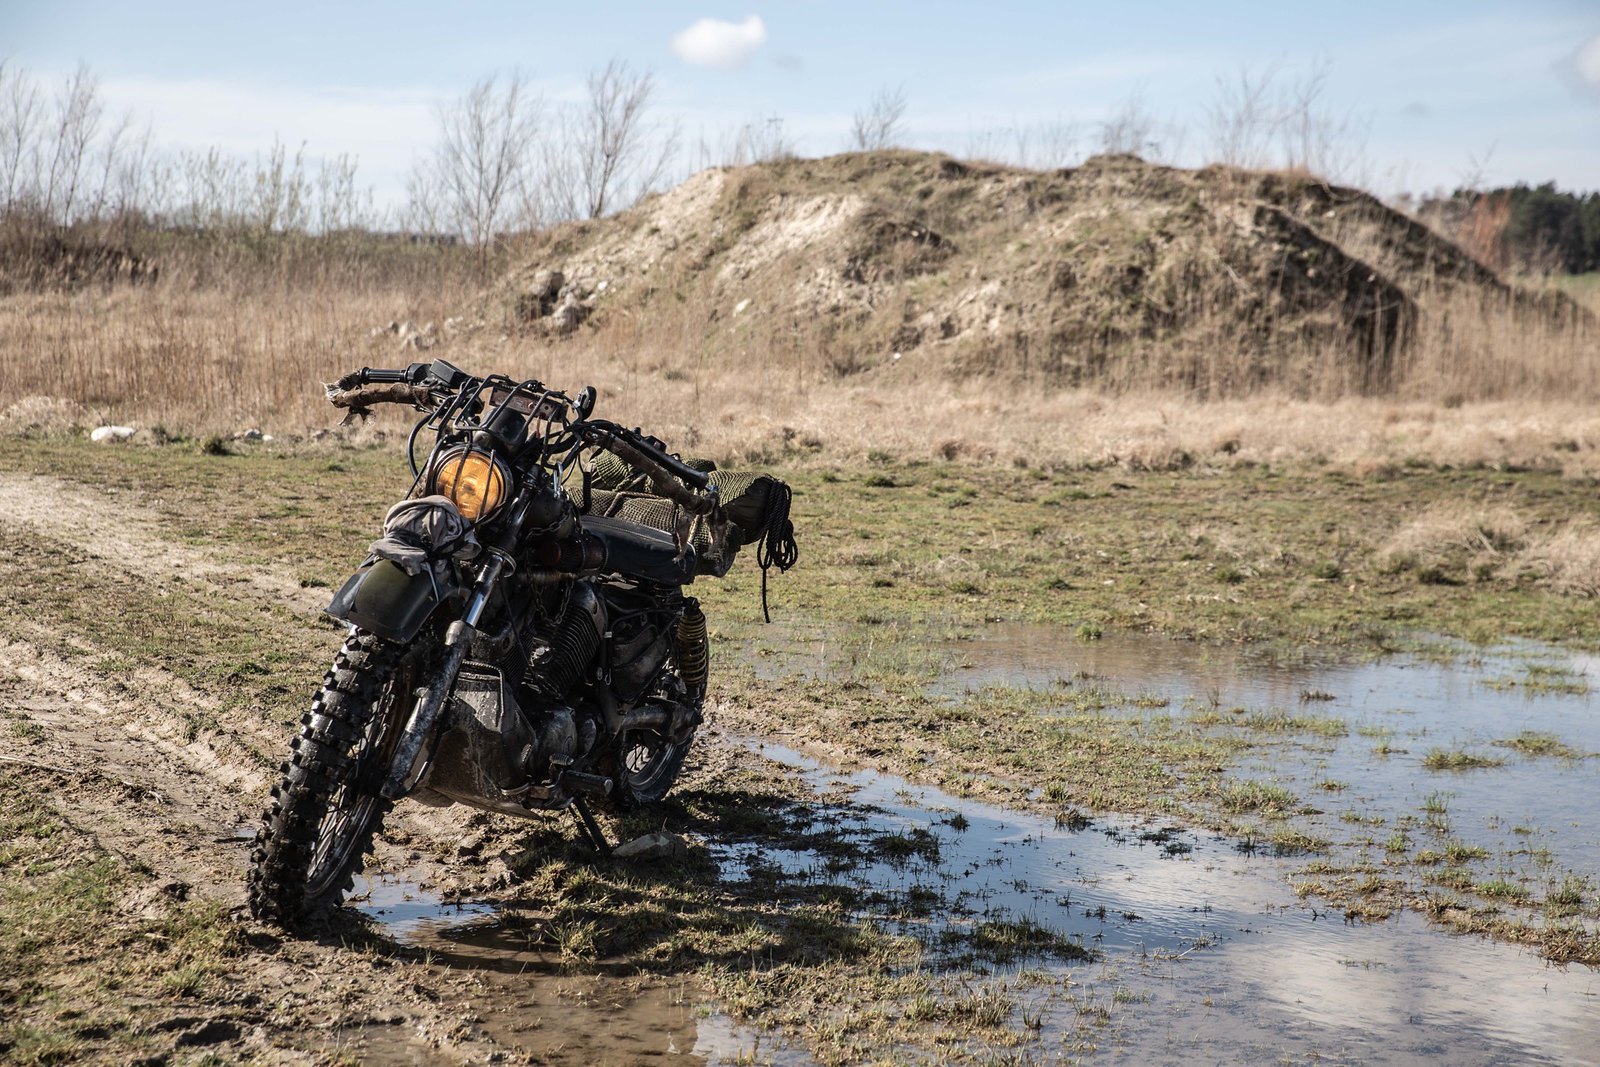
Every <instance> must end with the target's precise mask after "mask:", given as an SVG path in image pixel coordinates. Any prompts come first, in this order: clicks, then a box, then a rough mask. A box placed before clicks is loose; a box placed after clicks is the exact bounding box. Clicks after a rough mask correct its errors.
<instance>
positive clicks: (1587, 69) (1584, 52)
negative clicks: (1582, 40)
mask: <svg viewBox="0 0 1600 1067" xmlns="http://www.w3.org/2000/svg"><path fill="white" fill-rule="evenodd" d="M1573 65H1574V67H1575V68H1576V69H1577V72H1578V80H1579V81H1581V82H1583V83H1584V84H1585V85H1592V86H1594V87H1595V88H1597V89H1600V33H1597V34H1595V35H1594V36H1593V37H1591V38H1589V40H1588V42H1587V43H1586V44H1584V46H1583V47H1582V48H1579V49H1578V54H1577V56H1576V57H1574V64H1573Z"/></svg>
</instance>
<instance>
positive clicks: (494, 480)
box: [433, 450, 506, 522]
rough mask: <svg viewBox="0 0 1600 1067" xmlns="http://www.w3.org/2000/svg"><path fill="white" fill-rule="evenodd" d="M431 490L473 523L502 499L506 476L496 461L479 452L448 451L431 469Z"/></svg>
mask: <svg viewBox="0 0 1600 1067" xmlns="http://www.w3.org/2000/svg"><path fill="white" fill-rule="evenodd" d="M433 491H434V492H435V493H438V494H439V495H440V496H445V497H449V498H450V501H451V503H453V504H455V506H456V510H457V511H459V512H461V517H462V518H464V519H466V520H467V521H468V522H477V521H478V520H479V519H480V518H482V517H483V516H485V515H487V514H489V513H490V512H492V511H494V509H495V508H497V507H499V506H500V502H501V501H503V500H504V499H505V497H506V476H505V472H504V471H503V470H501V468H500V464H498V463H496V462H495V461H494V460H493V459H491V458H490V457H489V456H488V455H487V454H485V453H483V452H478V451H474V450H462V451H459V452H448V453H446V454H445V455H444V457H443V458H441V459H440V460H439V465H438V467H436V468H434V472H433Z"/></svg>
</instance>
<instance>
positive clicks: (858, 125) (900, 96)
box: [850, 85, 906, 152]
mask: <svg viewBox="0 0 1600 1067" xmlns="http://www.w3.org/2000/svg"><path fill="white" fill-rule="evenodd" d="M905 115H906V90H905V87H904V86H899V85H897V86H895V87H894V88H892V89H890V88H887V87H885V88H882V89H879V90H878V91H877V92H876V93H873V94H872V101H871V103H869V104H868V105H867V107H866V110H864V111H857V112H856V113H855V116H854V120H853V121H852V123H851V125H850V147H851V148H853V149H855V150H856V151H858V152H874V151H877V150H878V149H881V148H892V147H893V146H894V145H895V142H896V141H898V140H899V139H900V137H901V136H902V135H903V134H904V132H905V131H904V130H903V129H902V128H901V123H902V121H903V120H904V119H905Z"/></svg>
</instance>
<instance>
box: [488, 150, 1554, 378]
mask: <svg viewBox="0 0 1600 1067" xmlns="http://www.w3.org/2000/svg"><path fill="white" fill-rule="evenodd" d="M1464 300H1465V301H1468V302H1476V303H1477V304H1479V305H1482V303H1483V302H1485V301H1488V302H1490V303H1496V304H1499V305H1501V306H1504V305H1506V304H1508V303H1509V304H1530V305H1536V306H1537V308H1538V313H1539V314H1541V315H1557V316H1563V315H1576V314H1578V311H1577V309H1576V307H1575V306H1573V305H1570V302H1568V304H1566V305H1560V304H1558V303H1552V302H1550V301H1548V300H1544V298H1540V301H1542V302H1540V301H1533V299H1532V298H1528V297H1524V296H1521V295H1519V294H1517V293H1516V292H1515V291H1513V290H1512V289H1511V288H1510V287H1508V286H1507V285H1506V284H1505V283H1504V282H1502V281H1501V280H1500V279H1499V278H1498V277H1497V276H1496V275H1495V274H1494V273H1493V272H1492V271H1490V270H1488V269H1487V268H1485V267H1484V266H1482V265H1481V264H1479V263H1478V262H1477V261H1475V260H1473V259H1472V258H1471V257H1470V256H1468V255H1467V254H1466V253H1465V252H1463V251H1462V250H1461V249H1460V248H1458V247H1457V246H1456V245H1454V244H1452V243H1451V242H1449V241H1448V240H1446V239H1445V238H1443V237H1441V236H1439V235H1438V234H1436V233H1434V232H1433V231H1432V230H1430V229H1428V228H1427V227H1426V226H1424V225H1422V224H1420V223H1418V222H1416V221H1415V220H1413V219H1411V218H1410V217H1408V216H1406V215H1404V214H1402V213H1400V212H1397V211H1395V210H1393V209H1391V208H1389V207H1387V206H1386V205H1384V204H1383V203H1381V202H1380V201H1379V200H1377V199H1376V198H1374V197H1372V196H1371V195H1369V194H1367V193H1364V192H1362V191H1360V190H1357V189H1350V188H1342V187H1339V186H1334V185H1329V184H1327V183H1325V182H1323V181H1321V180H1318V179H1315V178H1312V177H1309V176H1305V175H1300V174H1293V173H1282V172H1263V171H1245V170H1239V169H1235V168H1229V167H1221V166H1212V167H1206V168H1203V169H1199V170H1185V169H1180V168H1175V167H1167V166H1160V165H1156V164H1151V163H1147V162H1145V161H1143V160H1141V159H1139V158H1137V157H1135V156H1129V155H1113V156H1098V157H1095V158H1092V159H1090V160H1088V161H1087V162H1085V163H1084V164H1083V165H1081V166H1078V167H1074V168H1070V169H1065V170H1058V171H1046V172H1041V171H1030V170H1021V169H1016V168H1011V167H1005V166H999V165H991V164H975V163H963V162H960V161H957V160H955V159H952V158H950V157H948V156H944V155H940V154H932V153H921V152H907V151H885V152H868V153H851V154H846V155H839V156H833V157H829V158H825V159H816V160H786V161H779V162H771V163H763V164H756V165H753V166H748V167H742V168H736V169H712V170H707V171H704V172H702V173H700V174H697V175H695V176H694V177H692V178H690V179H689V180H687V181H686V182H684V183H683V184H682V185H681V186H679V187H678V188H676V189H674V190H672V191H670V192H668V193H665V194H662V195H660V196H656V197H653V198H650V199H648V200H646V201H645V202H643V203H641V204H640V205H638V206H637V207H635V208H633V209H631V210H629V211H626V212H623V213H621V214H619V215H616V216H614V217H611V218H608V219H604V220H600V221H595V222H583V223H573V224H568V225H565V226H561V227H557V228H555V229H553V230H550V231H548V232H546V233H543V234H541V235H539V236H538V237H536V238H534V243H533V244H532V245H531V247H530V249H529V252H528V255H527V256H526V257H525V258H524V262H523V265H522V266H521V267H519V268H518V269H517V270H515V271H513V272H512V273H511V274H510V276H508V277H507V278H506V279H505V280H504V281H503V282H502V283H501V285H500V286H499V287H498V288H497V289H496V290H495V291H494V293H493V294H492V296H491V305H492V308H493V309H494V310H495V311H497V312H498V313H499V314H501V315H503V316H504V317H505V318H506V319H507V320H508V325H511V326H513V327H515V328H519V329H524V330H531V331H536V332H545V333H549V334H554V335H565V334H570V333H573V332H575V331H577V330H579V329H582V328H585V324H586V323H588V324H594V323H604V322H606V321H607V320H616V319H619V318H621V319H630V318H631V319H635V320H638V321H640V322H649V321H651V316H652V315H657V316H659V315H662V314H664V313H665V312H667V311H669V310H670V311H671V312H672V314H673V315H675V316H676V320H675V324H676V326H677V328H678V329H679V330H680V332H683V333H686V334H687V336H686V337H685V340H686V341H687V342H689V343H692V344H696V345H701V344H702V343H703V344H704V345H706V346H709V347H710V348H713V349H714V348H715V347H716V345H717V344H718V339H719V337H723V336H726V335H727V333H728V332H729V329H730V328H733V329H734V330H735V332H736V333H737V334H738V335H739V338H740V344H741V347H743V348H744V349H746V350H748V349H749V348H751V347H759V346H761V345H765V346H767V347H768V348H769V349H771V350H782V351H808V352H809V351H816V352H820V353H821V358H822V359H823V361H824V367H823V368H822V369H824V370H827V371H831V372H832V373H833V374H835V375H847V374H854V373H859V372H865V371H870V370H871V369H872V368H873V367H875V366H877V365H880V364H883V363H886V362H891V361H892V362H896V363H898V362H899V361H901V360H902V359H905V360H908V361H914V362H916V363H920V364H924V365H926V366H928V367H930V368H932V369H933V371H934V372H935V373H939V374H944V375H956V376H967V375H974V374H985V373H1017V372H1020V373H1022V374H1025V375H1029V376H1035V377H1040V378H1043V379H1046V380H1049V381H1052V382H1055V383H1059V384H1061V385H1081V384H1101V385H1106V386H1109V387H1135V386H1138V387H1161V388H1181V389H1185V390H1188V391H1192V392H1193V393H1195V394H1197V395H1206V396H1223V395H1236V394H1240V393H1245V392H1250V391H1253V390H1255V389H1257V388H1259V387H1262V386H1264V385H1269V384H1287V385H1289V386H1291V387H1295V388H1307V389H1318V388H1328V387H1330V386H1331V387H1332V388H1334V389H1336V390H1337V391H1340V392H1344V391H1352V392H1367V393H1370V392H1381V391H1384V390H1385V389H1387V388H1389V387H1390V386H1391V384H1392V382H1393V379H1394V378H1395V376H1396V373H1397V368H1398V367H1400V366H1401V365H1402V363H1403V360H1404V359H1405V357H1406V353H1407V351H1408V348H1409V346H1411V344H1412V342H1413V339H1414V338H1415V336H1416V333H1417V328H1418V324H1419V320H1420V319H1421V318H1422V317H1423V316H1426V315H1429V314H1435V313H1437V314H1441V315H1442V314H1444V313H1445V312H1444V311H1443V310H1442V309H1444V308H1445V307H1446V306H1447V305H1448V306H1449V307H1452V308H1459V307H1460V306H1461V305H1462V301H1464Z"/></svg>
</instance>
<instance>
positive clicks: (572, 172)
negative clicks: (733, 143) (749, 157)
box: [545, 59, 678, 219]
mask: <svg viewBox="0 0 1600 1067" xmlns="http://www.w3.org/2000/svg"><path fill="white" fill-rule="evenodd" d="M587 88H588V96H587V98H586V99H585V100H584V102H583V104H582V105H580V106H579V107H577V108H576V109H574V110H573V111H571V112H569V113H568V114H567V115H565V116H564V118H563V121H562V133H561V136H559V137H556V138H553V139H552V140H551V141H550V142H549V145H548V151H547V152H546V154H545V156H546V158H545V171H546V173H545V178H546V185H547V188H548V194H547V195H548V197H549V199H550V200H551V203H550V204H549V210H550V211H551V212H552V213H553V214H554V215H556V216H557V217H562V218H591V219H597V218H599V217H601V216H602V215H605V214H608V213H610V212H612V211H616V210H618V209H620V208H625V207H631V206H632V205H633V204H635V203H637V202H638V200H639V199H640V197H642V196H644V195H645V194H646V193H649V192H651V191H652V190H653V189H654V188H655V187H656V186H657V185H658V184H659V183H660V182H661V179H662V177H663V176H664V175H665V174H666V172H667V169H668V167H670V166H671V164H672V159H673V157H674V156H675V155H676V154H677V141H678V137H677V131H676V130H675V129H674V130H670V131H666V132H665V133H662V134H659V135H658V131H657V130H655V129H654V128H653V127H652V126H651V124H650V123H649V121H648V115H649V111H650V100H651V97H653V96H654V95H655V79H654V77H653V76H652V75H651V74H650V72H649V71H642V72H636V71H634V70H632V69H631V68H630V67H629V66H628V64H627V63H625V62H623V61H622V60H619V59H613V60H612V61H611V62H609V63H607V64H606V65H605V66H604V67H601V68H600V69H598V70H592V71H590V72H589V78H588V83H587Z"/></svg>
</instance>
